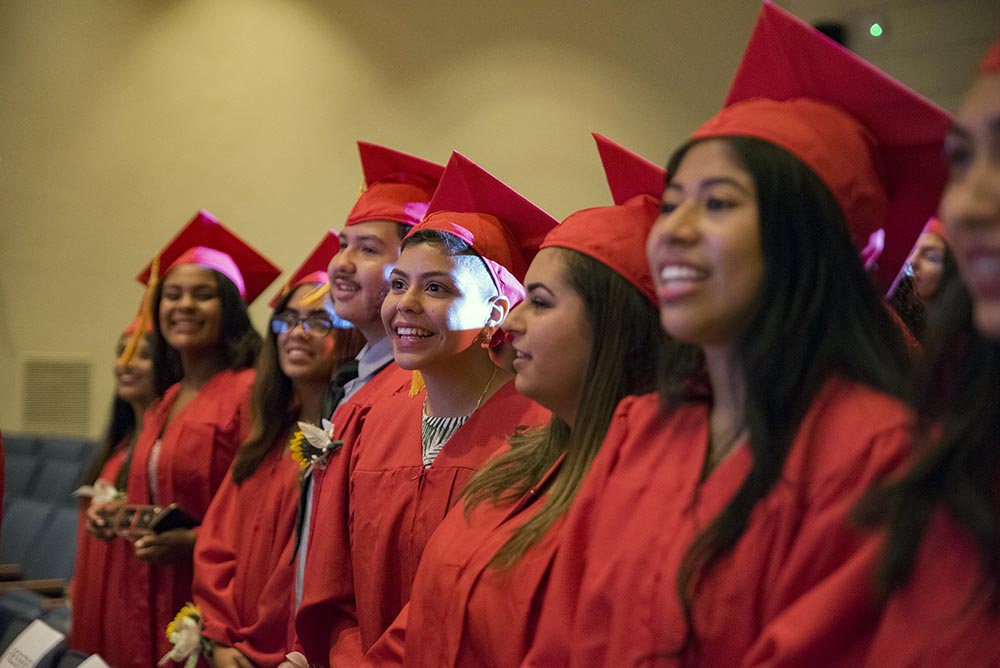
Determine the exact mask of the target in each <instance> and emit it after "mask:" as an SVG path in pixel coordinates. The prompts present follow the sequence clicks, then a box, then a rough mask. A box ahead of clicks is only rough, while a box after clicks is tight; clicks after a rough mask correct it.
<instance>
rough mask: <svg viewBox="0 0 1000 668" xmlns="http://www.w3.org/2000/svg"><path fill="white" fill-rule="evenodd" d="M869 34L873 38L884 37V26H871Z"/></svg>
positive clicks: (876, 24) (874, 24)
mask: <svg viewBox="0 0 1000 668" xmlns="http://www.w3.org/2000/svg"><path fill="white" fill-rule="evenodd" d="M868 33H869V34H870V35H871V36H872V37H881V36H882V26H881V25H879V24H878V23H873V24H872V25H871V27H870V28H868Z"/></svg>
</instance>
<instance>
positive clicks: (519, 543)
mask: <svg viewBox="0 0 1000 668" xmlns="http://www.w3.org/2000/svg"><path fill="white" fill-rule="evenodd" d="M598 141H599V146H600V147H601V150H602V155H606V154H608V153H610V154H613V156H614V158H613V159H612V160H609V161H608V162H606V164H605V169H606V170H607V173H608V180H609V182H610V183H611V184H612V189H613V191H615V200H616V202H618V204H617V205H616V206H608V207H599V208H594V209H587V210H584V211H580V212H577V213H575V214H573V215H571V216H570V217H569V218H567V219H566V220H565V221H564V222H563V223H562V224H560V225H559V226H558V227H557V228H555V229H553V230H552V231H550V232H549V233H548V235H546V237H545V239H544V241H543V242H542V244H541V250H540V251H539V252H538V254H537V255H536V256H535V259H534V260H533V261H532V263H531V266H530V267H529V269H528V272H527V275H526V277H525V283H526V288H527V296H526V298H525V300H524V301H523V302H521V304H520V305H519V306H517V307H516V308H514V310H513V311H512V312H511V314H510V315H509V316H508V317H507V320H506V321H505V323H504V330H505V332H506V333H507V334H508V336H509V339H510V341H509V344H510V345H511V347H512V349H513V350H514V351H515V357H514V368H515V369H516V373H517V375H516V378H515V385H516V387H517V390H518V392H520V393H521V394H524V395H525V396H527V397H529V398H531V399H534V400H535V401H537V402H538V403H539V404H541V405H542V406H544V407H545V408H547V409H549V410H551V411H552V413H553V417H552V419H551V420H550V421H549V423H548V424H546V425H544V426H541V427H538V428H536V429H533V430H529V431H524V432H518V433H515V434H512V435H511V437H510V439H509V440H510V443H511V449H510V451H509V452H507V453H504V454H501V455H500V456H498V457H496V458H495V459H494V460H492V461H491V462H489V463H488V464H486V466H484V467H483V469H482V470H481V471H480V472H479V473H477V474H476V475H475V476H474V477H473V478H472V479H471V480H470V481H469V484H468V485H467V486H466V491H465V494H464V495H465V500H464V503H460V504H459V505H457V506H456V507H455V508H453V509H452V510H451V512H449V514H448V516H447V517H446V518H445V519H444V521H442V523H441V525H440V526H439V527H438V529H437V530H436V531H435V532H434V534H433V536H432V537H431V539H430V541H429V543H428V545H427V549H426V550H425V551H424V554H423V557H422V558H421V562H420V568H419V569H418V571H417V575H416V578H415V580H414V583H413V593H412V596H411V598H410V602H409V603H408V605H407V607H406V608H405V609H404V611H403V612H402V613H400V615H399V617H397V619H396V620H395V621H394V622H393V624H392V626H391V627H390V628H389V630H388V631H387V632H386V633H385V634H384V635H383V636H382V638H380V639H379V641H378V642H377V643H376V644H375V646H374V647H372V649H371V651H370V652H369V654H368V655H367V656H366V657H365V663H364V665H366V666H373V667H374V666H380V667H385V666H402V665H406V666H420V667H426V668H431V667H434V668H446V667H452V666H484V665H489V666H495V667H497V668H500V667H506V666H510V667H516V666H518V665H520V661H521V660H522V659H523V658H524V654H525V652H526V650H527V648H528V647H529V646H530V643H531V640H532V637H533V635H534V628H535V624H536V622H537V620H538V612H539V606H540V604H541V601H542V600H543V597H544V592H545V588H546V583H547V572H548V569H549V567H550V566H551V563H552V560H553V558H554V556H555V553H556V550H557V547H558V535H559V527H560V525H561V521H562V517H563V514H564V513H565V511H566V509H567V508H568V507H569V504H570V503H571V501H572V500H573V497H574V495H575V494H576V491H577V489H578V488H579V486H580V483H581V481H582V479H583V477H584V475H585V474H586V472H587V470H588V468H589V466H590V462H591V461H592V459H593V458H594V456H595V454H596V453H597V449H598V448H599V446H600V444H601V441H602V440H603V437H604V433H605V431H606V430H607V427H608V425H609V424H610V423H611V419H612V415H613V413H614V409H615V405H616V404H617V403H618V402H619V401H620V400H621V399H622V398H623V397H624V396H625V395H627V394H633V393H643V392H647V391H649V390H651V389H652V387H653V384H654V375H655V369H656V363H657V359H658V357H659V353H660V342H661V333H660V331H659V328H658V325H657V312H656V307H655V305H654V303H653V285H652V280H651V278H650V275H649V267H648V265H647V264H646V260H645V257H644V255H643V252H642V244H643V241H644V240H645V238H646V235H647V233H648V231H649V228H650V227H651V226H652V224H653V221H654V220H655V217H656V211H657V207H658V202H657V199H656V197H658V195H659V192H660V190H661V189H662V187H663V179H664V173H663V170H662V169H661V168H659V167H656V166H655V165H653V164H651V163H649V162H647V161H645V160H643V159H642V158H640V157H639V156H636V155H635V154H633V153H631V152H630V151H627V150H626V149H624V148H622V147H620V146H618V145H616V144H612V143H611V142H610V141H609V140H606V139H605V138H603V137H599V138H598ZM634 172H640V173H642V174H644V175H645V178H644V179H639V180H638V181H633V180H632V179H628V182H627V183H625V184H618V181H619V180H621V179H623V177H624V175H623V173H624V174H631V173H634ZM616 185H620V186H621V187H618V188H616V187H615V186H616ZM644 187H645V190H643V188H644Z"/></svg>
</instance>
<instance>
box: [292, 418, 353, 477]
mask: <svg viewBox="0 0 1000 668" xmlns="http://www.w3.org/2000/svg"><path fill="white" fill-rule="evenodd" d="M298 425H299V431H297V432H295V434H294V435H293V436H292V440H291V441H290V442H289V448H290V449H291V451H292V459H294V460H295V461H296V462H298V463H299V468H300V469H301V470H302V471H303V473H304V474H305V475H309V474H310V473H312V471H313V469H316V468H319V469H325V468H326V465H327V462H329V461H330V455H331V454H333V451H334V450H336V449H337V448H339V447H340V446H342V445H343V444H344V442H343V441H335V440H333V434H334V429H333V423H332V422H330V421H329V420H323V426H322V428H320V427H317V426H316V425H312V424H309V423H308V422H299V423H298Z"/></svg>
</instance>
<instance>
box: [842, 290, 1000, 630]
mask: <svg viewBox="0 0 1000 668" xmlns="http://www.w3.org/2000/svg"><path fill="white" fill-rule="evenodd" d="M939 297H940V298H939V299H938V300H936V303H937V304H938V305H939V309H940V310H939V312H938V313H937V314H936V315H935V317H934V318H933V319H932V321H931V332H932V334H931V337H930V338H931V341H930V343H929V345H928V347H927V353H928V363H927V364H926V366H925V368H924V369H922V371H921V373H920V378H919V379H918V382H917V384H916V391H915V393H914V399H913V405H914V408H915V410H916V412H917V423H916V428H915V442H916V444H917V447H918V452H921V455H920V457H919V459H918V460H917V461H916V463H915V464H914V466H913V467H912V469H910V470H909V471H908V472H907V473H906V475H905V476H903V477H902V478H901V479H899V480H898V481H895V482H892V483H889V484H886V485H884V486H881V487H877V488H875V489H874V490H872V491H871V493H869V494H868V496H867V497H866V498H865V499H864V500H863V501H862V502H861V503H860V504H859V505H858V507H857V509H856V512H855V516H856V517H857V518H858V519H859V520H860V521H861V522H862V523H863V524H866V525H869V526H877V525H885V526H887V528H888V538H887V540H886V547H885V556H884V559H883V563H882V566H881V569H880V571H879V585H880V587H879V589H880V592H881V593H882V594H883V596H888V595H889V594H891V593H892V592H893V591H894V590H895V589H897V588H899V587H900V586H902V585H903V584H904V583H905V582H906V581H907V580H908V579H909V577H910V575H911V574H912V572H913V568H914V565H915V563H916V559H917V554H918V552H919V550H920V543H921V541H922V540H923V538H924V535H925V534H926V532H927V525H928V523H929V522H930V519H931V517H932V516H933V515H934V513H935V512H937V511H938V510H943V511H944V512H946V513H948V514H949V515H951V516H952V517H953V518H954V519H955V521H956V522H958V524H959V525H960V526H961V527H962V528H964V529H965V530H966V531H967V532H968V533H969V535H970V536H971V537H972V539H973V540H974V541H975V544H976V546H977V547H978V548H979V555H980V561H981V566H982V577H983V584H984V585H985V586H984V587H982V588H981V589H980V591H981V592H983V593H984V594H986V595H988V596H990V597H991V598H992V604H993V606H994V609H995V610H1000V518H998V517H997V509H998V508H1000V505H998V504H1000V493H998V491H997V484H996V480H997V472H998V466H1000V448H998V447H997V434H1000V401H998V400H997V388H998V380H997V379H998V378H1000V341H996V340H991V339H987V338H985V337H984V336H983V335H982V334H980V333H979V331H978V330H977V329H976V327H975V325H974V323H973V304H972V298H971V296H970V295H969V292H968V290H967V289H966V287H965V285H964V284H963V283H962V282H961V281H960V280H955V281H950V282H949V284H948V286H947V287H946V288H945V292H944V293H943V294H940V295H939Z"/></svg>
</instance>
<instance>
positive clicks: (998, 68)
mask: <svg viewBox="0 0 1000 668" xmlns="http://www.w3.org/2000/svg"><path fill="white" fill-rule="evenodd" d="M995 72H1000V39H998V40H997V41H996V42H995V43H994V44H993V46H992V47H990V50H989V51H987V52H986V55H985V56H983V59H982V60H981V61H980V62H979V73H980V74H992V73H995Z"/></svg>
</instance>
